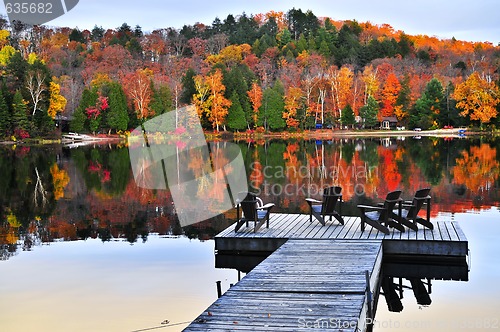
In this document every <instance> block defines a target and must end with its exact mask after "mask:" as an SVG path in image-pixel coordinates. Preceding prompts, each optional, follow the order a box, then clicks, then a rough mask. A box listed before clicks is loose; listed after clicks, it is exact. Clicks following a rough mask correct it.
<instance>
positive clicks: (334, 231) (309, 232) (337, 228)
mask: <svg viewBox="0 0 500 332" xmlns="http://www.w3.org/2000/svg"><path fill="white" fill-rule="evenodd" d="M344 220H345V225H340V224H339V223H338V222H337V221H336V220H334V221H327V224H326V225H325V226H322V225H321V224H320V223H319V222H318V221H317V220H315V219H314V218H313V221H312V222H310V221H309V215H300V214H281V213H274V214H271V219H270V226H269V228H261V229H260V230H259V231H258V232H257V233H254V232H253V228H252V227H248V228H246V227H243V228H242V229H240V231H238V232H237V233H235V232H234V226H230V227H229V228H228V229H226V230H224V231H223V232H221V233H220V234H219V235H217V236H216V237H215V249H216V250H220V251H274V250H275V249H276V248H278V247H279V246H281V245H282V244H283V243H284V242H285V241H280V240H283V239H285V240H286V239H342V240H383V241H384V251H385V252H386V253H390V254H417V255H440V256H444V255H448V256H464V257H465V256H466V255H467V253H468V252H467V251H468V243H467V238H466V237H465V235H464V233H463V232H462V230H461V229H460V226H459V225H458V224H457V223H455V222H452V221H437V222H434V230H429V229H424V227H423V226H421V225H419V230H418V231H417V232H415V231H413V230H410V229H406V231H405V232H404V233H402V232H400V231H398V230H395V229H391V233H390V234H389V235H385V234H383V233H382V232H379V231H378V230H376V229H374V228H373V227H371V226H366V229H365V231H364V232H362V231H361V221H360V218H358V217H344ZM250 226H252V225H250ZM247 239H251V241H248V240H247Z"/></svg>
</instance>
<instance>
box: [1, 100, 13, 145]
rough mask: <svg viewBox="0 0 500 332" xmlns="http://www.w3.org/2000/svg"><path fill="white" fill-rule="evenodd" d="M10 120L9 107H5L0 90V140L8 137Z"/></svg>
mask: <svg viewBox="0 0 500 332" xmlns="http://www.w3.org/2000/svg"><path fill="white" fill-rule="evenodd" d="M10 120H11V117H10V112H9V107H8V106H7V102H6V101H5V98H4V96H3V93H2V90H0V138H1V137H6V136H8V135H9V132H10Z"/></svg>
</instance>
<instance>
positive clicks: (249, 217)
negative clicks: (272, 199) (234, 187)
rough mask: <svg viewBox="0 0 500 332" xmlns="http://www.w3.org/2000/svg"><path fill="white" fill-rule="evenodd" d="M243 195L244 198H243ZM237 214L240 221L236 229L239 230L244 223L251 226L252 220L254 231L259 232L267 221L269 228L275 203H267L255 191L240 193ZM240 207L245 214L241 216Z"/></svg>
mask: <svg viewBox="0 0 500 332" xmlns="http://www.w3.org/2000/svg"><path fill="white" fill-rule="evenodd" d="M242 196H243V198H242ZM236 203H237V205H236V216H237V218H238V221H237V222H236V227H235V229H234V231H235V232H237V231H238V230H239V229H240V228H241V227H242V226H243V225H244V224H246V227H248V226H249V223H250V222H253V223H254V229H253V231H254V233H255V232H257V231H258V230H259V229H260V228H261V227H262V226H263V225H264V223H266V226H267V228H269V215H270V214H271V209H272V208H273V207H274V204H273V203H268V204H265V205H264V203H263V202H262V200H261V199H260V198H259V197H257V195H255V194H253V193H240V194H238V199H237V201H236ZM240 208H241V210H242V211H243V216H241V218H240Z"/></svg>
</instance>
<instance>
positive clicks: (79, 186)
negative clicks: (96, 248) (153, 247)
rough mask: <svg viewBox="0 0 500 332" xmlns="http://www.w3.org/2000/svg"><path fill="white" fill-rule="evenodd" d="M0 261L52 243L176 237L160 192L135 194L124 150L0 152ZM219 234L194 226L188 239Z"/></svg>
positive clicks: (167, 196) (171, 210) (168, 202)
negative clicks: (150, 235) (151, 234)
mask: <svg viewBox="0 0 500 332" xmlns="http://www.w3.org/2000/svg"><path fill="white" fill-rule="evenodd" d="M0 155H1V158H0V173H1V174H2V177H0V194H1V195H0V216H1V218H2V219H1V220H0V259H2V260H5V259H8V258H9V257H11V256H12V255H15V254H16V253H18V252H19V251H26V250H31V249H32V248H33V247H34V246H37V245H40V244H42V243H47V242H52V241H54V240H65V241H74V240H85V239H89V238H92V239H101V240H102V241H110V240H112V239H124V240H126V241H128V242H130V243H135V242H137V241H146V240H147V237H148V235H149V234H150V233H156V234H159V235H174V236H175V235H183V234H184V231H183V229H182V228H181V227H180V225H179V222H178V220H177V218H176V216H175V211H174V208H173V206H172V199H171V196H170V193H169V192H168V190H146V189H143V188H139V187H137V186H136V185H135V182H134V181H133V179H132V176H131V170H130V161H129V155H128V149H126V148H117V147H113V148H102V147H101V148H98V149H97V148H96V149H92V148H87V149H78V150H62V149H40V148H31V149H29V150H28V149H23V150H22V151H20V150H18V149H1V150H0ZM225 227H227V223H226V224H224V225H223V226H221V227H220V228H219V229H213V228H212V226H211V225H208V224H204V225H199V227H198V230H196V229H193V230H191V231H190V236H191V237H199V238H203V239H206V238H211V237H213V236H214V234H215V233H216V232H218V231H220V230H222V229H223V228H225Z"/></svg>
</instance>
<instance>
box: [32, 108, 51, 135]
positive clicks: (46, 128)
mask: <svg viewBox="0 0 500 332" xmlns="http://www.w3.org/2000/svg"><path fill="white" fill-rule="evenodd" d="M33 124H34V128H33V129H32V132H31V134H32V136H47V135H49V134H53V133H54V131H55V123H54V120H53V119H52V117H50V115H49V113H47V112H45V111H39V112H36V113H35V115H34V116H33Z"/></svg>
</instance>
